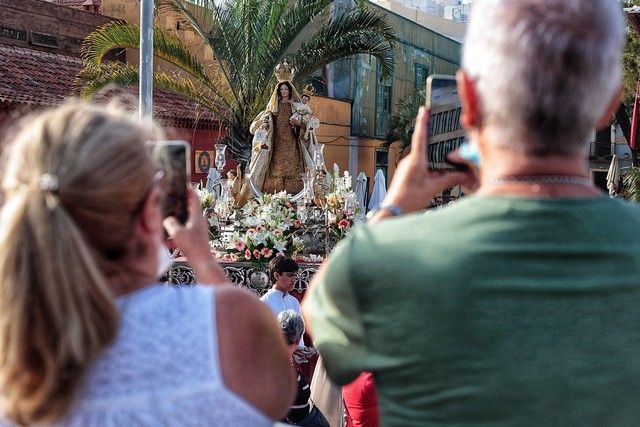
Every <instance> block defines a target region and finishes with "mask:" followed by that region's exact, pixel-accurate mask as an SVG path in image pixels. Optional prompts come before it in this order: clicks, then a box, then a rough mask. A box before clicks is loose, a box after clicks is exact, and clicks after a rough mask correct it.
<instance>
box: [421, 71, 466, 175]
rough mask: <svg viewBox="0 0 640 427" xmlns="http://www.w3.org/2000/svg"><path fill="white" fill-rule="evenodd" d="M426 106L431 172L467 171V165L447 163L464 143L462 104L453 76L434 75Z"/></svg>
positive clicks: (429, 82)
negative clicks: (449, 157)
mask: <svg viewBox="0 0 640 427" xmlns="http://www.w3.org/2000/svg"><path fill="white" fill-rule="evenodd" d="M425 106H426V107H427V108H428V109H429V136H428V140H427V160H428V161H429V169H431V170H441V171H446V170H467V169H468V167H467V166H466V165H464V164H457V163H453V162H451V161H449V160H448V158H447V156H448V155H449V153H450V152H452V151H454V150H456V149H457V148H458V147H460V145H461V144H462V143H463V142H464V141H465V132H464V128H463V127H462V125H461V123H460V116H461V114H462V105H461V104H460V96H459V95H458V85H457V83H456V78H455V77H454V76H447V75H441V74H432V75H430V76H429V77H428V78H427V87H426V90H425Z"/></svg>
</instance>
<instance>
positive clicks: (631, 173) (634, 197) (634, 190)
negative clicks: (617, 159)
mask: <svg viewBox="0 0 640 427" xmlns="http://www.w3.org/2000/svg"><path fill="white" fill-rule="evenodd" d="M622 183H623V189H624V197H625V199H628V200H631V201H632V202H635V203H640V168H638V167H634V168H631V169H630V170H628V171H627V172H626V173H625V174H624V175H623V176H622Z"/></svg>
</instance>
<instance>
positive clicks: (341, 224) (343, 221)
mask: <svg viewBox="0 0 640 427" xmlns="http://www.w3.org/2000/svg"><path fill="white" fill-rule="evenodd" d="M338 228H339V229H340V230H346V229H347V228H349V221H348V220H347V219H344V218H343V219H341V220H340V222H339V223H338Z"/></svg>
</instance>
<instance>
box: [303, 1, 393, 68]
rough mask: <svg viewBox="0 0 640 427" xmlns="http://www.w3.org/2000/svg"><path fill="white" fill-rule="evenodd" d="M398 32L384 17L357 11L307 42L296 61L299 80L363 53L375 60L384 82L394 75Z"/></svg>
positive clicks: (345, 16)
mask: <svg viewBox="0 0 640 427" xmlns="http://www.w3.org/2000/svg"><path fill="white" fill-rule="evenodd" d="M394 39H395V32H394V30H393V27H391V25H390V24H389V23H388V21H387V20H386V18H385V17H384V16H383V15H380V14H379V13H377V12H374V11H371V10H368V9H364V10H362V9H355V10H352V11H351V12H349V13H346V14H344V15H342V16H340V17H338V18H337V19H335V20H333V21H332V22H330V23H329V24H327V25H324V26H323V27H322V28H320V30H319V31H318V33H317V34H315V35H314V36H313V37H312V38H310V39H309V40H307V41H305V42H304V43H303V44H302V46H301V48H300V50H299V51H298V52H297V54H296V56H295V57H293V60H294V61H295V63H296V64H299V65H300V67H299V69H298V77H297V78H298V79H299V80H302V79H304V78H306V77H307V76H308V75H310V74H311V73H313V72H314V71H316V70H317V69H319V68H321V67H323V66H325V65H327V64H330V63H331V62H334V61H336V60H338V59H341V58H345V57H347V56H350V55H355V54H359V53H367V54H370V55H373V56H375V57H376V58H377V59H378V61H379V62H380V66H381V70H382V76H381V77H382V78H383V79H386V78H388V77H390V76H392V75H393V71H394V68H395V56H394V51H393V41H394Z"/></svg>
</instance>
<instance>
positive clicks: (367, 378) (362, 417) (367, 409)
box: [342, 372, 380, 427]
mask: <svg viewBox="0 0 640 427" xmlns="http://www.w3.org/2000/svg"><path fill="white" fill-rule="evenodd" d="M342 399H343V400H344V406H345V409H346V410H347V427H378V426H379V425H380V412H379V411H378V394H377V393H376V385H375V382H374V380H373V375H372V374H371V373H370V372H363V373H361V374H360V375H359V376H358V378H356V379H355V381H353V382H352V383H351V384H347V385H345V386H343V387H342Z"/></svg>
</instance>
